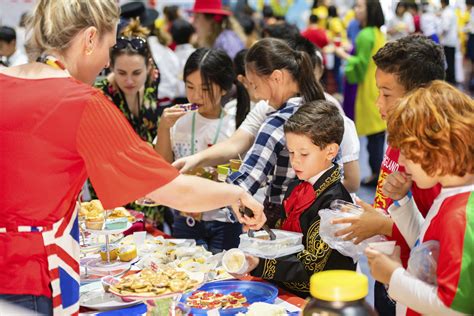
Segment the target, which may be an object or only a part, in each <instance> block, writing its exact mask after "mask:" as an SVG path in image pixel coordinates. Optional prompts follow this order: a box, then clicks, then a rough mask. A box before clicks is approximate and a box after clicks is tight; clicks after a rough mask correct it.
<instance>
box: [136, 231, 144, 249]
mask: <svg viewBox="0 0 474 316" xmlns="http://www.w3.org/2000/svg"><path fill="white" fill-rule="evenodd" d="M145 239H146V231H145V232H134V233H133V241H134V242H135V246H136V247H137V249H139V248H142V247H143V246H144V245H145Z"/></svg>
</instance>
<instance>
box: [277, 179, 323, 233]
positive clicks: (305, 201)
mask: <svg viewBox="0 0 474 316" xmlns="http://www.w3.org/2000/svg"><path fill="white" fill-rule="evenodd" d="M314 200H316V192H314V189H313V186H312V185H311V184H310V183H308V182H306V181H303V182H301V183H300V184H298V185H297V186H296V187H295V188H294V189H293V191H292V192H291V194H290V196H289V197H288V198H287V199H286V200H284V201H283V206H284V208H285V212H286V219H285V221H284V222H283V224H282V226H281V228H282V229H283V230H287V231H292V232H298V233H301V225H300V215H301V213H303V212H304V211H305V210H306V209H307V208H308V207H309V206H310V205H311V204H313V202H314Z"/></svg>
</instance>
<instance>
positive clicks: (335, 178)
mask: <svg viewBox="0 0 474 316" xmlns="http://www.w3.org/2000/svg"><path fill="white" fill-rule="evenodd" d="M340 180H341V171H340V170H339V168H336V169H334V171H333V172H332V173H331V175H330V176H329V177H327V178H326V180H324V182H323V183H322V184H321V185H320V186H319V188H317V189H316V190H314V192H315V193H316V196H319V194H321V193H322V192H323V191H324V190H326V189H327V188H328V187H329V186H330V185H331V184H333V183H335V182H337V181H340Z"/></svg>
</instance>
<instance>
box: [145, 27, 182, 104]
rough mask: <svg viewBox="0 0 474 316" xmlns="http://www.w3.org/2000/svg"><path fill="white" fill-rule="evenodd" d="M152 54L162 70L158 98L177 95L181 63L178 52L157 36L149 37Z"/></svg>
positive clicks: (170, 97) (172, 97) (171, 97)
mask: <svg viewBox="0 0 474 316" xmlns="http://www.w3.org/2000/svg"><path fill="white" fill-rule="evenodd" d="M148 44H149V46H150V51H151V55H152V57H153V60H154V61H155V63H156V65H157V66H158V69H159V71H160V84H159V86H158V99H163V98H169V99H171V100H173V99H174V98H175V97H176V89H177V86H178V75H179V71H180V68H179V67H180V65H179V60H178V57H176V54H175V53H174V52H173V51H172V50H171V49H170V48H169V47H166V46H163V45H161V44H160V42H159V41H158V38H157V37H156V36H150V37H148Z"/></svg>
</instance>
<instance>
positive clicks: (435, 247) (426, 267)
mask: <svg viewBox="0 0 474 316" xmlns="http://www.w3.org/2000/svg"><path fill="white" fill-rule="evenodd" d="M438 258H439V242H438V241H437V240H428V241H425V242H424V243H422V244H421V245H418V246H416V247H414V248H413V249H412V250H411V252H410V259H408V272H410V273H411V274H412V275H414V276H415V277H416V278H417V279H419V280H422V281H424V282H426V283H429V284H433V285H436V284H437V275H436V271H437V269H438Z"/></svg>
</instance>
